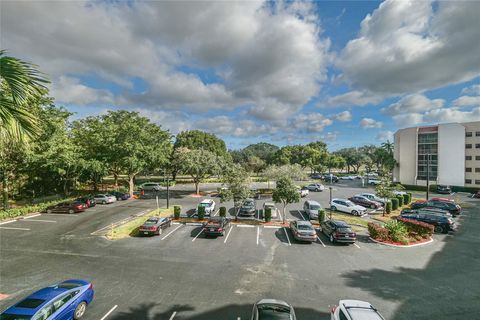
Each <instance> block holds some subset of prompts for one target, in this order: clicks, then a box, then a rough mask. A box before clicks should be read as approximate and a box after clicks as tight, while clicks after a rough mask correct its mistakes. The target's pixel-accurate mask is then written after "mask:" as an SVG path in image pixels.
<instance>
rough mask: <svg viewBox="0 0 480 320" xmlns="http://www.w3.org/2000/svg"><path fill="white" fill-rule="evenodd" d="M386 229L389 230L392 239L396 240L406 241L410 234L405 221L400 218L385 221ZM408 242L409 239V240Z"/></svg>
mask: <svg viewBox="0 0 480 320" xmlns="http://www.w3.org/2000/svg"><path fill="white" fill-rule="evenodd" d="M385 229H387V230H388V235H389V237H390V239H392V240H393V241H395V242H402V243H403V242H405V240H406V239H407V236H408V229H407V227H406V226H405V224H403V222H401V221H398V220H390V221H388V222H387V223H385ZM407 243H408V240H407Z"/></svg>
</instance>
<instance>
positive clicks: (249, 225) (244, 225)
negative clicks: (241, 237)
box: [237, 224, 255, 228]
mask: <svg viewBox="0 0 480 320" xmlns="http://www.w3.org/2000/svg"><path fill="white" fill-rule="evenodd" d="M237 227H239V228H255V226H252V225H251V224H237Z"/></svg>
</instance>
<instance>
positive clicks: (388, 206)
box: [385, 200, 392, 214]
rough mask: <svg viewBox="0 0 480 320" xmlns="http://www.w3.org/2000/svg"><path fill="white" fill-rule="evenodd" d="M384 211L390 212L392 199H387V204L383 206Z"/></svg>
mask: <svg viewBox="0 0 480 320" xmlns="http://www.w3.org/2000/svg"><path fill="white" fill-rule="evenodd" d="M385 211H386V212H387V214H390V212H392V201H390V200H389V201H387V205H386V206H385Z"/></svg>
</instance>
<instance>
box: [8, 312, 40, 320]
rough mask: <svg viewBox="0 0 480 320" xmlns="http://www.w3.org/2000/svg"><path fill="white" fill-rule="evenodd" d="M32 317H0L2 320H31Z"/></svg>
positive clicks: (11, 315)
mask: <svg viewBox="0 0 480 320" xmlns="http://www.w3.org/2000/svg"><path fill="white" fill-rule="evenodd" d="M30 319H32V317H31V316H26V315H23V314H8V313H3V314H1V315H0V320H30Z"/></svg>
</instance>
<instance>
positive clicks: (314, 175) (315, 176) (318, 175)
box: [310, 173, 323, 180]
mask: <svg viewBox="0 0 480 320" xmlns="http://www.w3.org/2000/svg"><path fill="white" fill-rule="evenodd" d="M310 178H312V179H319V180H320V179H323V176H322V175H321V174H318V173H314V174H311V175H310Z"/></svg>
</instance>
